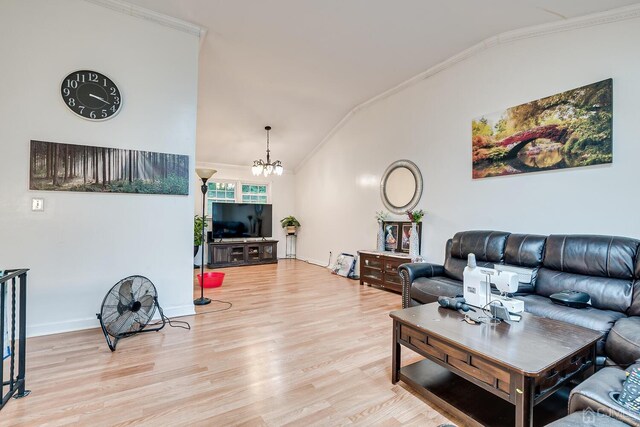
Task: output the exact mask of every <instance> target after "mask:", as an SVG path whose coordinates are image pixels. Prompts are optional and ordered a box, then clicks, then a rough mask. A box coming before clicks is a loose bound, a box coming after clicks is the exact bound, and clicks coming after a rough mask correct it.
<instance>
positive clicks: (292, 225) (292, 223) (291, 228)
mask: <svg viewBox="0 0 640 427" xmlns="http://www.w3.org/2000/svg"><path fill="white" fill-rule="evenodd" d="M280 224H281V225H282V228H286V229H287V234H296V231H297V229H298V227H300V222H299V221H298V220H297V219H296V217H295V216H293V215H289V216H288V217H285V218H282V219H281V220H280Z"/></svg>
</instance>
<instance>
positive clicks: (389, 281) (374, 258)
mask: <svg viewBox="0 0 640 427" xmlns="http://www.w3.org/2000/svg"><path fill="white" fill-rule="evenodd" d="M358 257H359V259H360V284H361V285H364V284H365V283H366V284H367V285H368V286H376V287H379V288H382V289H386V290H389V291H393V292H399V293H402V282H401V281H400V275H399V274H398V267H399V266H400V264H404V263H407V262H411V257H410V256H409V254H406V253H403V252H377V251H358Z"/></svg>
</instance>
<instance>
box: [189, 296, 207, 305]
mask: <svg viewBox="0 0 640 427" xmlns="http://www.w3.org/2000/svg"><path fill="white" fill-rule="evenodd" d="M210 302H211V300H210V299H209V298H205V297H201V298H196V299H194V300H193V304H194V305H207V304H209V303H210Z"/></svg>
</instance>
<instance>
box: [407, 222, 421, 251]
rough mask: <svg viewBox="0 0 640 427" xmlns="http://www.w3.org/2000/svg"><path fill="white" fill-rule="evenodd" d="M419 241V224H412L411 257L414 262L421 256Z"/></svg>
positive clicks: (410, 237)
mask: <svg viewBox="0 0 640 427" xmlns="http://www.w3.org/2000/svg"><path fill="white" fill-rule="evenodd" d="M418 242H419V239H418V223H417V222H412V223H411V236H409V256H410V257H411V259H412V260H414V259H416V258H418V256H420V248H419V243H418Z"/></svg>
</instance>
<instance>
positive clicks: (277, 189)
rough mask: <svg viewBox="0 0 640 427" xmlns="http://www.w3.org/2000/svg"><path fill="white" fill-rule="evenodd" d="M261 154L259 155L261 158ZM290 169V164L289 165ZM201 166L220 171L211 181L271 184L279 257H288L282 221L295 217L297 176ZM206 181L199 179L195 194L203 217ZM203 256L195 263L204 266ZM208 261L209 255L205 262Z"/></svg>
mask: <svg viewBox="0 0 640 427" xmlns="http://www.w3.org/2000/svg"><path fill="white" fill-rule="evenodd" d="M258 154H259V153H257V154H256V155H258ZM285 166H286V165H285ZM197 167H203V168H209V169H215V170H217V171H218V172H216V173H215V175H213V176H212V177H211V181H216V180H219V181H242V182H251V183H257V184H265V183H267V184H269V187H270V191H271V200H270V202H271V204H272V205H273V208H272V209H273V224H272V229H273V239H275V240H278V258H284V256H285V254H286V246H285V245H286V241H285V237H286V234H285V233H284V230H283V229H282V226H281V225H280V220H281V219H282V218H284V217H286V216H289V215H295V212H294V209H295V202H294V200H295V180H294V178H295V177H294V175H293V174H292V173H290V172H289V171H285V173H284V174H282V175H281V176H270V177H267V178H265V177H263V176H258V177H256V176H253V174H252V173H251V166H237V165H225V164H217V163H201V162H199V163H198V164H197ZM201 184H202V181H201V180H200V179H197V180H196V181H194V185H193V191H194V194H196V197H195V200H194V202H195V213H196V214H197V215H202V192H201V189H200V185H201ZM200 257H201V254H200V252H198V254H197V255H196V256H195V259H194V264H195V265H200V259H201V258H200ZM206 261H207V258H206V254H205V263H206Z"/></svg>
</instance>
